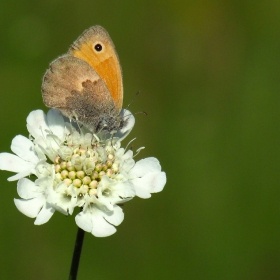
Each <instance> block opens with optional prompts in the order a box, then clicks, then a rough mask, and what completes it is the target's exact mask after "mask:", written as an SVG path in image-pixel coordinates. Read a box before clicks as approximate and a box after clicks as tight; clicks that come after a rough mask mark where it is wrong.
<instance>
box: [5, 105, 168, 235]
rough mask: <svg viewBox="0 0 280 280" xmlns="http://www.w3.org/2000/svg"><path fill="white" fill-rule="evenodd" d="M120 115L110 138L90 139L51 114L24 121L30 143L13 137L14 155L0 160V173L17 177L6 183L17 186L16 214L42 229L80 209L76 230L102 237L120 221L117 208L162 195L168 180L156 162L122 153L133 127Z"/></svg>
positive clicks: (92, 136)
mask: <svg viewBox="0 0 280 280" xmlns="http://www.w3.org/2000/svg"><path fill="white" fill-rule="evenodd" d="M122 114H123V115H124V116H125V117H126V119H127V124H126V126H125V127H124V128H122V129H120V130H119V131H117V132H115V133H114V134H113V135H111V134H108V133H105V132H104V133H102V132H100V133H98V134H92V133H90V132H89V131H87V130H86V129H85V128H80V127H77V125H76V124H75V123H71V122H70V120H69V119H67V118H65V117H63V116H62V115H61V113H60V112H59V111H57V110H55V109H51V110H49V112H48V113H47V115H45V114H44V112H43V111H41V110H36V111H32V112H31V113H30V114H29V116H28V117H27V129H28V132H29V134H30V137H29V138H26V137H24V136H21V135H17V136H16V137H15V138H14V139H13V140H12V144H11V150H12V151H13V152H14V154H10V153H1V154H0V169H2V170H7V171H12V172H15V173H17V174H16V175H14V176H12V177H9V178H8V181H16V180H18V183H17V192H18V195H19V196H20V197H21V198H20V199H14V202H15V205H16V207H17V208H18V210H19V211H20V212H22V213H23V214H25V215H26V216H28V217H31V218H36V219H35V222H34V223H35V224H36V225H41V224H44V223H46V222H48V221H49V219H50V218H51V217H52V215H53V214H54V212H55V211H59V212H60V213H62V214H64V215H71V214H73V211H74V209H75V207H79V208H81V209H82V210H81V212H80V213H79V214H78V215H77V216H76V217H75V221H76V223H77V225H78V226H79V227H80V228H82V229H83V230H85V231H87V232H91V233H92V234H93V235H94V236H97V237H105V236H109V235H112V234H113V233H115V232H116V228H115V226H118V225H119V224H120V223H121V222H122V221H123V219H124V213H123V211H122V208H121V207H120V206H119V205H120V204H123V203H124V202H127V201H129V200H131V199H132V198H133V197H134V196H138V197H141V198H149V197H150V196H151V193H156V192H160V191H161V190H162V189H163V187H164V185H165V183H166V175H165V173H164V172H162V171H161V166H160V164H159V161H158V160H157V159H156V158H153V157H150V158H145V159H142V160H140V161H138V162H135V160H134V155H133V152H132V151H131V150H127V149H125V148H122V147H121V141H122V140H123V139H124V138H125V137H126V136H127V135H128V134H129V132H130V131H131V130H132V128H133V126H134V122H135V119H134V117H133V115H132V114H131V113H130V112H129V111H127V110H123V111H122ZM140 149H141V148H140ZM140 149H138V151H137V153H138V152H139V151H140ZM28 176H29V177H30V179H27V178H26V177H28ZM32 179H33V180H32Z"/></svg>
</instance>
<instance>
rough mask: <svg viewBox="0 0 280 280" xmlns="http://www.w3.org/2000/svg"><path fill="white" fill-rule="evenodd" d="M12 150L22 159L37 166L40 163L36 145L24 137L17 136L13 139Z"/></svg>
mask: <svg viewBox="0 0 280 280" xmlns="http://www.w3.org/2000/svg"><path fill="white" fill-rule="evenodd" d="M11 150H12V151H13V152H14V153H15V154H17V155H18V156H19V157H20V158H22V159H24V160H26V161H28V162H32V163H34V164H36V163H37V162H38V161H39V159H38V156H37V155H36V153H35V152H34V145H33V143H32V141H30V140H29V139H28V138H26V137H24V136H22V135H17V136H16V137H15V138H14V139H13V141H12V145H11Z"/></svg>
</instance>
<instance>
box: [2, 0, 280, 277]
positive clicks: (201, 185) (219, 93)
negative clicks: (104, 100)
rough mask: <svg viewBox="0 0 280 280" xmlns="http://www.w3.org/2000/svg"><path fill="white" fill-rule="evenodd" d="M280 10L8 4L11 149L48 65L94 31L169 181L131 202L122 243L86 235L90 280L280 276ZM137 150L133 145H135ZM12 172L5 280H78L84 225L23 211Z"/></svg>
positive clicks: (5, 56) (250, 5)
mask: <svg viewBox="0 0 280 280" xmlns="http://www.w3.org/2000/svg"><path fill="white" fill-rule="evenodd" d="M279 15H280V2H279V1H275V0H268V1H260V0H255V1H252V0H251V1H250V0H245V1H241V0H238V1H236V0H229V1H222V0H216V1H207V0H198V1H184V0H178V1H159V0H154V1H148V0H141V1H139V0H135V1H128V0H125V1H109V0H103V1H89V0H80V1H65V0H48V1H46V0H43V1H35V0H27V1H24V2H22V3H20V2H19V1H16V0H10V1H7V0H6V1H4V0H2V1H1V9H0V38H1V44H0V96H1V110H0V128H1V141H0V151H1V152H4V151H6V152H7V151H10V143H11V140H12V138H13V137H14V136H15V135H17V134H23V135H25V136H28V134H27V130H26V127H25V120H26V117H27V115H28V114H29V112H30V111H32V110H34V109H43V110H45V111H46V110H47V109H46V108H45V106H44V104H43V102H42V98H41V93H40V88H41V81H42V76H43V74H44V72H45V70H46V69H47V67H48V65H49V63H50V62H51V61H52V60H53V59H54V58H56V57H57V56H59V55H61V54H63V53H65V52H66V51H67V49H68V47H69V45H70V44H71V43H72V42H73V41H74V40H75V39H76V38H77V37H78V36H79V35H80V34H81V33H82V31H83V30H84V29H86V28H88V27H90V26H92V25H95V24H100V25H102V26H104V27H105V28H106V29H107V30H108V32H109V33H110V35H111V37H112V39H113V41H114V43H115V45H116V48H117V51H118V54H119V57H120V60H121V64H122V68H123V77H124V89H125V90H124V92H125V98H124V107H126V106H128V104H129V103H131V101H132V100H133V99H134V97H135V94H136V93H137V92H138V91H139V90H140V91H141V94H140V95H138V96H137V97H136V98H135V100H134V102H133V103H132V104H131V105H130V110H131V111H132V112H140V111H145V112H147V113H148V115H147V116H144V115H143V114H138V115H136V127H135V129H134V130H133V132H132V133H131V135H130V137H128V138H129V139H132V138H133V137H137V139H136V141H135V142H134V144H133V146H134V147H135V148H137V147H141V146H145V147H146V149H145V150H143V151H142V152H141V153H140V155H139V156H138V159H140V158H144V157H148V156H155V157H157V158H158V159H159V160H160V162H161V164H162V168H163V170H164V171H165V172H166V173H167V185H166V187H165V189H164V191H163V192H161V193H158V194H154V195H153V196H152V198H151V199H148V200H142V199H138V198H136V199H134V200H132V201H131V202H129V203H127V204H126V205H125V206H124V211H125V220H124V222H123V223H122V224H121V225H120V226H119V227H118V231H117V233H116V234H114V235H113V236H111V237H107V238H96V237H93V236H91V235H90V234H88V233H87V234H86V236H85V243H84V247H83V252H82V257H81V265H80V270H79V277H78V279H117V280H118V279H137V280H138V279H256V280H259V279H280V203H279V201H280V184H279V182H280V172H279V170H280V146H279V145H280V129H279V123H280V114H279V108H280V94H279V90H280V79H279V75H280V16H279ZM126 142H127V141H126ZM10 175H11V174H10V173H8V172H4V171H2V172H1V173H0V182H1V203H0V210H1V212H0V227H1V229H0V278H1V279H22V280H25V279H27V280H30V279H32V280H33V279H34V280H35V279H54V280H56V279H67V277H68V273H69V267H70V263H71V258H72V251H73V244H74V240H75V236H76V230H77V227H76V225H75V222H74V217H73V216H71V217H64V216H63V215H61V214H59V213H55V215H54V216H53V217H52V219H51V220H50V221H49V222H48V223H47V224H45V225H42V226H39V227H38V226H34V225H33V220H32V219H30V218H27V217H25V216H24V215H22V214H21V213H20V212H19V211H18V210H17V209H16V207H15V206H14V204H13V198H14V197H18V195H17V193H16V183H15V182H12V183H8V182H7V180H6V178H7V177H8V176H10Z"/></svg>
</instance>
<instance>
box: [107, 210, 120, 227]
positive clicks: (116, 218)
mask: <svg viewBox="0 0 280 280" xmlns="http://www.w3.org/2000/svg"><path fill="white" fill-rule="evenodd" d="M105 219H106V220H107V221H108V222H109V223H110V224H113V225H114V226H118V225H119V224H121V222H122V221H123V219H124V213H123V210H122V208H121V207H119V206H117V205H116V206H115V207H114V212H113V213H112V214H111V215H106V216H105Z"/></svg>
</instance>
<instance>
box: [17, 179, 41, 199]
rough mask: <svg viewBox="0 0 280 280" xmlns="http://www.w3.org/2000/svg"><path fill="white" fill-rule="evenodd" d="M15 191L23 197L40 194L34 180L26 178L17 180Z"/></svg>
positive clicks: (32, 196)
mask: <svg viewBox="0 0 280 280" xmlns="http://www.w3.org/2000/svg"><path fill="white" fill-rule="evenodd" d="M17 193H18V195H19V196H20V197H21V198H24V199H30V198H34V197H37V196H38V195H40V194H41V193H40V192H39V187H38V186H36V185H35V183H34V182H32V181H30V180H29V179H26V178H22V179H20V180H19V181H18V183H17Z"/></svg>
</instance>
